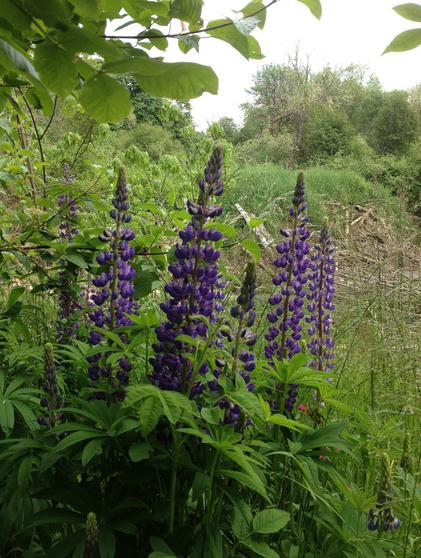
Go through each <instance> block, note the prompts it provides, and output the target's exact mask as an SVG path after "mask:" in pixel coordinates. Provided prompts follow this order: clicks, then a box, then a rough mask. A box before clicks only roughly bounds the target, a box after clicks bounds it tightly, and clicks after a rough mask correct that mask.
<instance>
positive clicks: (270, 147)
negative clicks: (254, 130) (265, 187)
mask: <svg viewBox="0 0 421 558" xmlns="http://www.w3.org/2000/svg"><path fill="white" fill-rule="evenodd" d="M236 155H237V159H238V162H239V163H240V164H244V163H280V164H281V165H283V166H284V167H290V166H291V165H292V164H293V163H294V161H295V148H294V139H293V136H292V134H290V133H289V132H284V133H283V134H279V135H276V136H272V135H271V134H270V133H269V132H265V133H263V134H262V135H260V136H257V137H255V138H252V139H249V140H247V141H245V142H243V143H240V144H238V145H237V148H236Z"/></svg>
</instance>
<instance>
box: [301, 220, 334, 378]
mask: <svg viewBox="0 0 421 558" xmlns="http://www.w3.org/2000/svg"><path fill="white" fill-rule="evenodd" d="M333 254H334V247H333V243H332V239H331V237H330V232H329V230H328V228H327V227H326V226H324V227H323V228H322V231H321V233H320V240H319V243H318V244H317V245H316V246H315V251H314V254H313V255H312V256H311V260H310V265H309V269H310V271H309V276H308V279H309V283H308V292H307V300H308V302H309V304H308V305H307V310H308V311H309V313H310V315H309V316H308V317H307V318H306V321H307V323H308V324H309V328H308V333H309V335H310V336H311V340H310V341H309V342H308V343H307V347H308V348H309V350H310V353H311V354H312V361H311V363H310V365H311V366H312V367H313V368H317V369H318V370H324V371H328V370H331V369H332V368H333V367H334V364H333V359H334V358H335V354H334V352H333V350H334V347H335V343H334V341H333V339H332V336H331V331H330V330H331V325H332V311H333V310H334V308H335V306H334V304H333V296H334V293H335V286H334V285H335V279H334V275H335V264H336V262H335V258H334V255H333Z"/></svg>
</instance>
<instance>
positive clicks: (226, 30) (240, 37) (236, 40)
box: [207, 19, 263, 60]
mask: <svg viewBox="0 0 421 558" xmlns="http://www.w3.org/2000/svg"><path fill="white" fill-rule="evenodd" d="M208 27H217V29H211V30H209V31H207V33H208V35H210V36H211V37H215V39H220V40H221V41H225V42H226V43H228V44H230V45H231V46H232V47H234V48H235V49H236V50H238V52H240V53H241V54H242V55H243V56H244V57H245V58H247V60H249V59H250V58H254V59H257V60H258V59H260V58H262V57H263V56H262V53H261V51H260V47H259V43H258V42H257V41H256V39H255V38H254V37H251V36H250V35H244V34H243V33H241V32H240V31H239V30H238V29H237V28H236V27H235V25H234V23H233V22H232V21H231V20H230V19H216V20H214V21H210V22H209V23H208Z"/></svg>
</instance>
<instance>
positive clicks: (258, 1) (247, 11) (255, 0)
mask: <svg viewBox="0 0 421 558" xmlns="http://www.w3.org/2000/svg"><path fill="white" fill-rule="evenodd" d="M262 8H264V4H263V2H262V0H252V1H251V2H249V3H248V4H247V5H246V6H244V8H243V9H242V10H241V12H242V14H243V15H244V16H245V17H250V16H252V17H257V18H258V20H259V23H258V24H257V27H259V28H260V29H263V27H264V26H265V22H266V10H265V9H262ZM256 12H258V13H256Z"/></svg>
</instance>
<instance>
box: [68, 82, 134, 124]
mask: <svg viewBox="0 0 421 558" xmlns="http://www.w3.org/2000/svg"><path fill="white" fill-rule="evenodd" d="M79 101H80V104H81V105H82V106H83V108H84V109H85V110H86V112H87V113H88V114H89V116H91V117H92V118H94V119H95V120H97V121H98V122H118V121H119V120H121V119H122V118H124V117H125V116H127V115H128V114H129V113H130V111H131V103H130V97H129V92H128V91H127V89H126V88H125V87H124V86H123V85H121V83H119V82H118V81H116V80H115V79H113V78H112V77H110V76H108V75H106V74H104V73H103V72H98V73H97V74H96V75H95V76H94V77H92V78H90V79H88V81H86V82H85V84H84V85H83V86H82V88H81V90H80V95H79Z"/></svg>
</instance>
